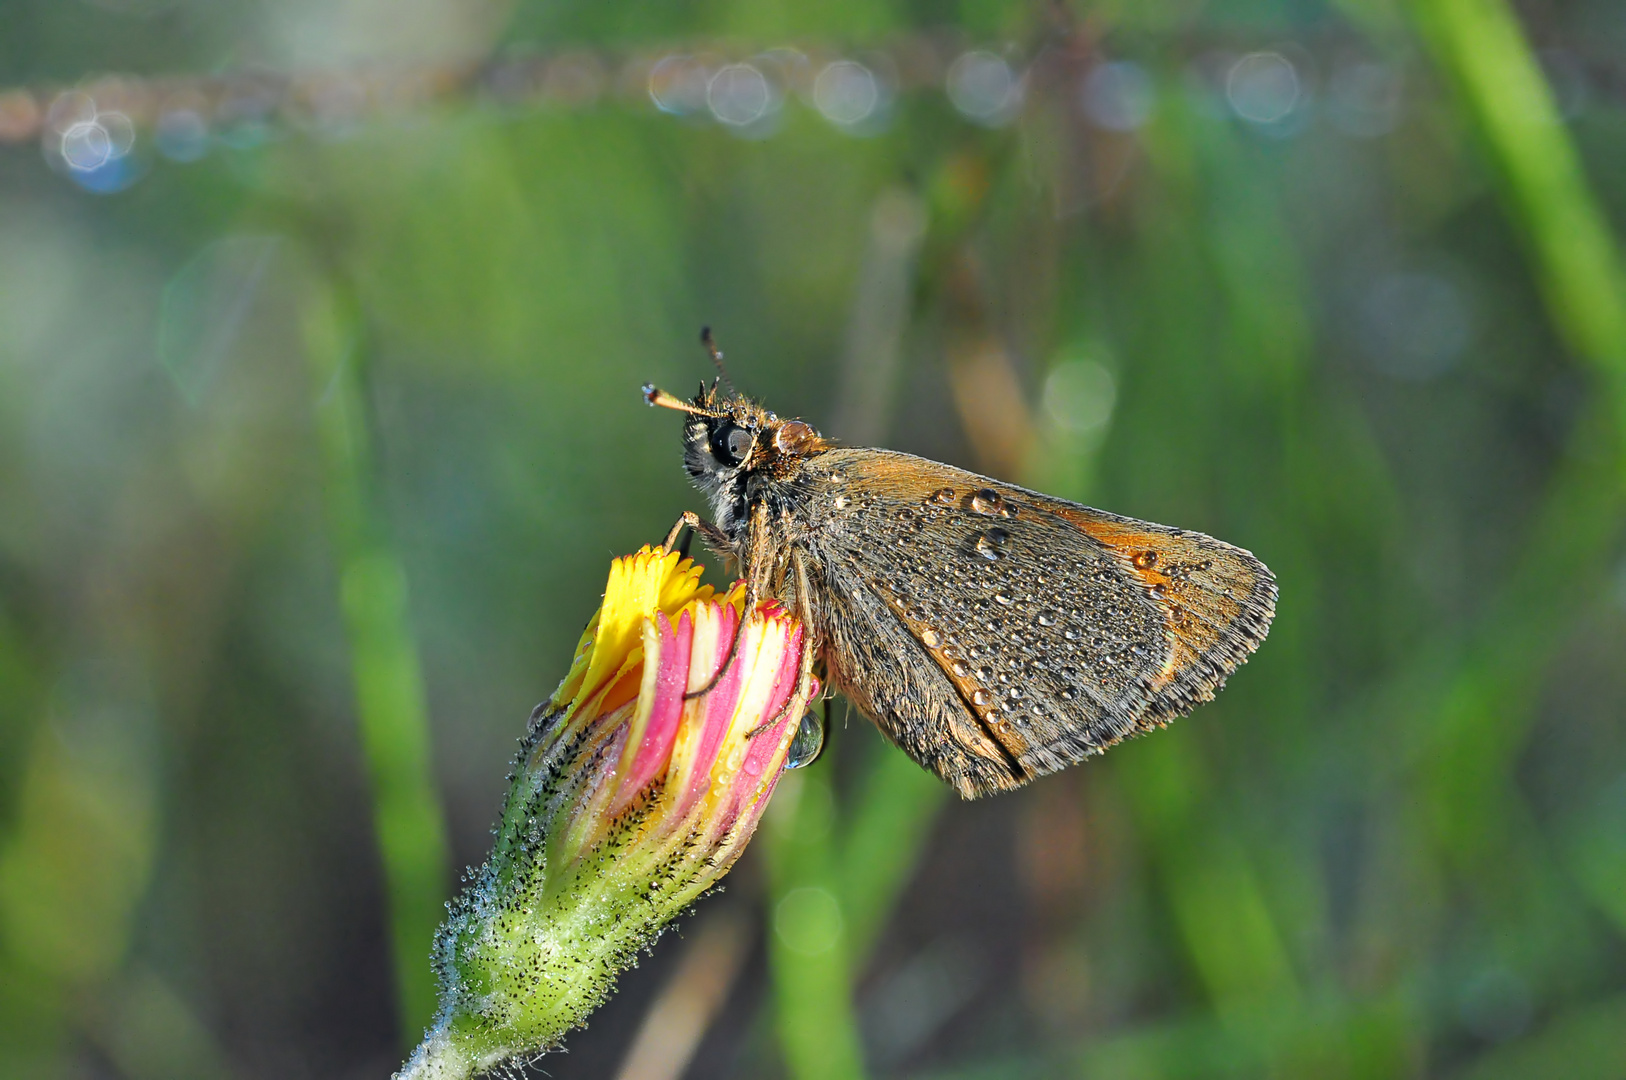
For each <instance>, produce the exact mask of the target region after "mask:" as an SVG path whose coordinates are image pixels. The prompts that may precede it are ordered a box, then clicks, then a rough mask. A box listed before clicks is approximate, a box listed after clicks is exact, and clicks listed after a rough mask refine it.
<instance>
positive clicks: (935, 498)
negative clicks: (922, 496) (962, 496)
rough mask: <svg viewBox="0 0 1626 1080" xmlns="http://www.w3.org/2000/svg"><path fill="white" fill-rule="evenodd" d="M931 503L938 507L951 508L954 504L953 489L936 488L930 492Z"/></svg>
mask: <svg viewBox="0 0 1626 1080" xmlns="http://www.w3.org/2000/svg"><path fill="white" fill-rule="evenodd" d="M932 502H934V503H936V504H937V505H939V506H951V505H953V503H954V489H953V488H938V489H937V490H936V491H934V492H932Z"/></svg>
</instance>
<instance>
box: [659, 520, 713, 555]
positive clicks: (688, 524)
mask: <svg viewBox="0 0 1626 1080" xmlns="http://www.w3.org/2000/svg"><path fill="white" fill-rule="evenodd" d="M684 529H693V530H694V531H695V532H697V533H699V534H700V538H701V539H702V540H704V541H705V542H706V543H707V544H708V545H710V546H711V547H712V548H713V549H715V550H718V551H726V550H728V548H729V547H730V544H729V541H728V534H727V533H725V532H724V531H723V530H721V529H719V528H718V527H717V526H715V525H713V524H712V523H711V522H709V521H707V520H706V519H705V518H703V517H701V516H700V515H699V514H697V513H695V512H694V511H693V510H685V511H683V516H682V517H680V518H678V519H677V524H676V525H673V526H672V531H671V532H669V533H667V534H666V540H665V542H664V543H662V544H661V547H663V548H665V549H666V550H667V551H672V550H675V549H674V547H673V545H675V544H676V543H677V538H678V533H680V532H682V531H683V530H684ZM683 547H684V551H683V554H685V555H687V554H688V547H689V545H688V544H684V545H683Z"/></svg>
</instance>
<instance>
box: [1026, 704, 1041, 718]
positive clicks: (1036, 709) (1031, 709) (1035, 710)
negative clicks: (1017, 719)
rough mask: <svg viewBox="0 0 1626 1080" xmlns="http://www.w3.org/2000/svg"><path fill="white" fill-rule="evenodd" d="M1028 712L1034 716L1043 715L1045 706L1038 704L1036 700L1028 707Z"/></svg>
mask: <svg viewBox="0 0 1626 1080" xmlns="http://www.w3.org/2000/svg"><path fill="white" fill-rule="evenodd" d="M1028 712H1030V713H1032V714H1033V715H1034V716H1043V715H1044V714H1045V707H1044V706H1043V705H1040V704H1039V703H1038V702H1034V703H1033V705H1031V706H1030V707H1029V708H1028Z"/></svg>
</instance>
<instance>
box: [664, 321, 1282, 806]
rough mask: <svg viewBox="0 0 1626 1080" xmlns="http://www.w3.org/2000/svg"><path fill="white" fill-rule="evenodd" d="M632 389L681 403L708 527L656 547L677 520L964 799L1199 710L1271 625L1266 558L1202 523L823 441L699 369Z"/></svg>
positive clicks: (832, 678)
mask: <svg viewBox="0 0 1626 1080" xmlns="http://www.w3.org/2000/svg"><path fill="white" fill-rule="evenodd" d="M702 340H703V341H704V342H705V343H706V345H707V348H708V349H709V350H710V351H711V352H712V355H713V358H714V359H715V360H717V361H719V368H721V363H720V361H721V354H720V353H718V352H717V351H716V348H715V346H713V345H712V344H711V339H710V335H709V334H708V333H703V334H702ZM730 389H732V388H730ZM644 396H645V399H646V400H647V401H648V402H649V403H650V404H651V405H660V406H664V407H666V408H670V409H678V410H681V411H683V412H685V413H687V414H688V416H689V419H688V421H687V423H686V424H685V426H684V431H683V443H684V465H685V467H686V468H687V470H688V472H689V475H690V476H691V477H692V478H693V479H694V482H695V485H696V486H697V487H699V489H700V490H701V491H702V492H704V493H705V495H706V496H707V497H708V498H709V500H710V502H711V510H712V517H713V519H714V522H715V523H712V522H706V521H703V520H701V519H700V518H698V517H697V516H696V515H694V514H685V515H684V518H683V520H681V521H680V522H679V523H678V526H677V527H675V528H674V529H673V533H672V536H671V537H669V538H668V541H667V546H668V547H670V546H671V545H672V543H673V542H674V541H675V540H676V538H677V533H678V532H679V531H680V530H681V528H682V527H683V526H684V525H688V526H692V527H693V528H694V529H695V530H696V531H698V532H699V533H700V535H701V536H702V537H703V538H704V539H705V540H706V542H707V543H708V544H709V545H710V546H711V547H712V548H714V549H715V550H716V551H717V552H718V553H719V554H722V555H725V556H727V557H731V558H733V559H734V560H736V561H737V562H738V564H739V566H740V568H741V574H742V576H744V578H745V580H746V588H747V603H748V605H749V604H752V603H754V602H755V600H756V599H758V598H762V597H768V596H772V597H777V598H779V599H780V600H781V601H782V602H783V603H785V604H786V606H787V607H789V608H790V610H792V611H793V612H795V613H796V614H797V616H798V617H799V618H800V619H801V620H802V622H803V624H804V625H805V626H807V627H809V628H810V629H811V632H812V635H813V641H814V650H813V653H812V654H810V657H811V656H813V655H815V654H816V656H817V660H818V662H820V663H822V664H823V666H824V670H825V673H826V678H827V683H828V684H829V685H831V686H832V687H833V688H834V689H836V690H839V691H840V692H841V693H842V694H844V695H845V696H846V697H847V698H848V700H850V701H851V702H852V703H853V705H854V706H856V707H857V708H858V709H859V710H860V711H861V712H863V713H864V714H865V715H867V716H868V717H869V718H870V719H871V720H873V721H874V722H875V724H876V726H877V727H879V728H880V729H881V731H882V733H883V734H885V735H886V737H887V738H888V739H890V740H891V741H892V742H893V743H895V744H896V745H897V746H899V747H901V748H902V749H903V751H904V752H905V753H907V754H908V755H909V756H910V757H912V758H914V759H915V760H916V761H917V762H919V763H920V764H921V765H923V766H925V767H926V768H928V769H930V770H931V771H932V772H935V773H936V774H937V775H938V776H941V777H942V778H943V779H944V780H946V781H948V783H949V784H951V785H953V787H954V788H955V790H956V791H958V792H959V793H960V794H961V795H962V796H964V797H965V798H975V797H977V796H980V795H986V794H989V793H991V792H997V791H1006V790H1009V789H1011V788H1015V787H1020V786H1021V785H1023V784H1025V783H1027V782H1028V781H1029V780H1032V779H1034V778H1035V777H1039V776H1044V775H1046V774H1048V773H1052V772H1055V771H1057V770H1058V769H1062V768H1065V767H1067V766H1068V765H1072V764H1074V763H1075V762H1078V761H1080V760H1082V759H1083V758H1085V757H1088V756H1090V755H1092V754H1098V753H1101V752H1102V751H1103V750H1105V749H1106V748H1107V747H1109V746H1111V745H1113V744H1114V743H1116V742H1118V741H1120V740H1122V739H1125V738H1127V737H1129V736H1131V735H1136V734H1139V733H1141V732H1144V731H1149V730H1151V729H1152V728H1154V727H1161V726H1163V725H1164V724H1167V723H1168V722H1169V721H1170V720H1172V719H1173V718H1174V717H1176V716H1180V715H1182V714H1184V713H1187V712H1190V711H1191V710H1192V709H1193V708H1195V707H1196V706H1197V705H1199V704H1201V703H1202V702H1205V701H1210V700H1212V699H1213V697H1214V695H1215V693H1217V692H1218V691H1219V689H1220V687H1221V686H1223V685H1224V683H1225V679H1226V677H1227V676H1229V675H1230V674H1231V672H1233V671H1235V670H1236V668H1237V666H1238V665H1240V664H1241V663H1242V662H1243V661H1244V660H1246V659H1247V657H1248V655H1249V654H1250V653H1252V652H1253V651H1254V649H1256V648H1258V647H1259V643H1260V642H1261V641H1263V640H1264V638H1265V634H1266V632H1267V631H1268V630H1269V628H1270V620H1271V617H1272V616H1273V615H1274V614H1275V609H1276V579H1275V577H1274V576H1272V574H1271V572H1270V570H1269V569H1267V568H1266V567H1265V565H1264V563H1262V562H1260V561H1259V560H1258V559H1256V558H1254V557H1253V555H1252V554H1250V553H1249V552H1247V551H1243V550H1242V549H1241V548H1236V547H1232V546H1231V545H1229V544H1225V543H1222V542H1220V541H1218V540H1215V539H1213V538H1212V537H1209V536H1204V535H1203V534H1202V533H1195V532H1186V531H1184V530H1181V529H1171V528H1169V527H1167V526H1164V525H1154V524H1152V523H1150V522H1146V521H1136V520H1134V519H1133V518H1125V517H1119V516H1117V515H1116V514H1108V513H1106V512H1104V511H1101V510H1094V509H1091V508H1090V507H1087V506H1080V505H1079V504H1077V503H1073V502H1068V501H1066V500H1065V499H1057V498H1053V497H1051V496H1048V495H1041V494H1040V493H1038V492H1036V491H1029V490H1027V489H1026V488H1021V487H1017V486H1015V485H1013V484H1005V483H1001V482H1000V481H998V480H993V479H990V478H988V477H986V476H979V475H977V474H976V473H973V472H968V471H966V470H964V469H957V468H954V467H953V466H950V465H942V464H939V463H938V462H935V461H928V460H926V459H924V458H918V457H915V456H913V455H911V454H903V453H899V452H897V451H894V450H875V449H867V448H855V447H842V446H837V445H836V444H834V443H832V442H830V441H829V440H827V439H825V438H823V437H822V436H820V435H819V433H818V432H817V431H815V430H813V428H812V427H810V426H808V425H807V424H806V423H803V422H802V421H800V420H783V419H780V418H779V417H778V416H776V415H774V414H773V413H771V412H769V411H768V410H766V409H764V408H763V407H762V406H761V405H759V404H757V403H756V402H753V401H750V400H748V399H746V398H744V397H742V396H740V395H738V394H734V393H732V392H730V393H729V394H727V395H721V394H719V393H718V383H717V381H716V380H714V381H713V382H712V384H711V385H710V387H707V386H706V385H705V384H702V385H701V388H700V392H699V393H698V394H697V395H696V396H695V397H694V399H693V400H692V401H688V402H684V401H682V400H680V399H678V398H675V397H673V396H672V395H670V394H668V393H666V392H665V391H663V390H657V389H655V387H653V386H646V387H644ZM811 664H812V660H811V659H810V661H809V666H810V668H811ZM726 666H727V663H726V662H725V664H724V668H726ZM720 673H721V672H719V674H720ZM806 674H807V673H806V672H804V677H805V676H806ZM700 692H704V691H697V693H700Z"/></svg>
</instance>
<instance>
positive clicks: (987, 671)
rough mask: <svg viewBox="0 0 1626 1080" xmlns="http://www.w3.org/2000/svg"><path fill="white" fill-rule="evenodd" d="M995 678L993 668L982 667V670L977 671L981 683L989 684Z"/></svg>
mask: <svg viewBox="0 0 1626 1080" xmlns="http://www.w3.org/2000/svg"><path fill="white" fill-rule="evenodd" d="M993 677H994V669H993V668H990V667H987V666H986V665H985V666H983V667H980V668H978V669H977V678H978V679H979V680H980V681H982V682H987V681H988V680H989V679H992V678H993Z"/></svg>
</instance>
